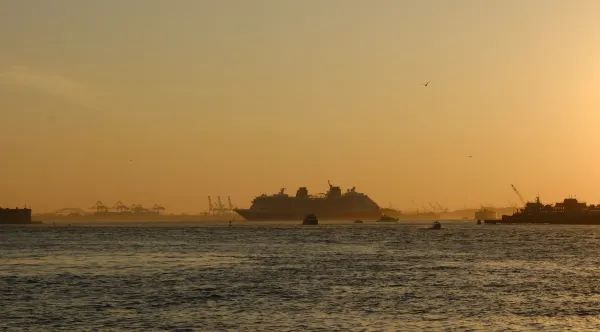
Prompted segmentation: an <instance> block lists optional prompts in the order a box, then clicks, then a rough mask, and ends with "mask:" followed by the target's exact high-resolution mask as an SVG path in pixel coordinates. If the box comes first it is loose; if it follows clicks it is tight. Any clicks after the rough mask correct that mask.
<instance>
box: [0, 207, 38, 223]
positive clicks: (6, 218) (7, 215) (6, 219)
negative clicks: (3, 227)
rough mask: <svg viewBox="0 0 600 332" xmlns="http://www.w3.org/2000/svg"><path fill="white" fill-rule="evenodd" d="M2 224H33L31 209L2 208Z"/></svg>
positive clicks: (0, 221)
mask: <svg viewBox="0 0 600 332" xmlns="http://www.w3.org/2000/svg"><path fill="white" fill-rule="evenodd" d="M0 224H31V209H27V208H25V209H19V208H15V209H3V208H0Z"/></svg>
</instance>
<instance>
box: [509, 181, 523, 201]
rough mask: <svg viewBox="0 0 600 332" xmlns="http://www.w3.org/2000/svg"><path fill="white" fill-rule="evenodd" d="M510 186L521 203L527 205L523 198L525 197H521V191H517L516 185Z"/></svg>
mask: <svg viewBox="0 0 600 332" xmlns="http://www.w3.org/2000/svg"><path fill="white" fill-rule="evenodd" d="M510 186H511V187H512V190H513V191H514V192H515V194H517V196H519V200H520V201H521V204H523V205H525V199H524V198H523V195H521V193H520V192H519V190H517V187H515V185H514V184H511V185H510Z"/></svg>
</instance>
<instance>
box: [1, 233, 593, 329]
mask: <svg viewBox="0 0 600 332" xmlns="http://www.w3.org/2000/svg"><path fill="white" fill-rule="evenodd" d="M444 226H445V228H444V229H443V230H441V231H427V230H423V228H424V227H425V226H424V225H374V224H364V225H352V224H347V225H322V226H316V227H314V226H311V227H302V226H296V225H293V226H292V225H289V226H286V225H261V224H258V225H257V224H253V225H237V226H235V225H234V226H233V227H227V226H226V225H213V226H148V225H137V226H73V227H47V226H37V227H0V330H21V329H24V330H32V331H33V330H53V331H56V330H93V329H100V330H190V331H191V330H197V331H214V330H274V331H288V330H322V331H332V330H419V329H425V330H443V329H452V330H533V329H546V330H548V329H554V330H565V329H584V330H585V329H587V330H597V329H600V227H594V226H573V227H569V226H549V225H537V226H534V225H532V226H506V225H502V226H491V225H489V226H488V225H485V226H484V225H480V226H478V225H474V224H460V223H454V224H449V223H446V224H444Z"/></svg>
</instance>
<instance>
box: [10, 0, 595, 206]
mask: <svg viewBox="0 0 600 332" xmlns="http://www.w3.org/2000/svg"><path fill="white" fill-rule="evenodd" d="M428 80H431V84H430V85H429V86H428V87H424V86H422V83H424V82H425V81H428ZM599 87H600V1H595V0H590V1H584V0H581V1H567V0H565V1H552V0H540V1H527V0H518V1H516V0H515V1H511V0H501V1H500V0H498V1H493V0H491V1H460V0H455V1H441V0H440V1H423V0H418V1H417V0H415V1H366V0H365V1H350V0H343V1H342V0H339V1H333V0H331V1H317V0H303V1H289V0H272V1H259V0H256V1H245V0H243V1H242V0H240V1H229V0H215V1H200V0H189V1H184V0H177V1H154V0H136V1H134V0H126V1H123V0H103V1H79V0H69V1H66V0H53V1H45V0H38V1H34V0H4V1H1V2H0V115H1V118H0V165H1V166H0V172H1V174H0V206H15V205H22V204H23V203H25V202H26V203H27V204H28V205H31V206H33V208H34V210H35V211H37V212H41V211H50V210H53V209H57V208H61V207H85V208H87V207H90V206H92V205H93V203H94V202H95V201H96V200H103V201H104V202H105V203H107V204H110V205H112V203H114V202H115V201H117V200H122V201H124V202H127V203H134V202H135V203H142V204H146V205H150V204H153V203H155V202H159V203H162V204H163V205H165V206H166V207H167V209H168V211H171V212H176V211H186V212H198V211H202V210H204V209H206V196H207V195H222V196H226V195H231V197H232V199H233V201H234V203H236V204H237V205H239V206H248V205H249V204H250V200H251V199H252V198H253V197H254V196H255V195H257V194H260V193H263V192H266V193H270V192H275V191H278V189H279V188H280V187H287V188H289V190H290V191H292V192H294V191H295V189H296V187H298V186H300V185H306V186H308V187H309V190H311V191H312V192H323V191H324V190H326V187H327V180H331V181H332V182H334V183H336V184H339V185H342V186H343V187H351V186H357V190H359V191H363V192H366V193H368V194H369V195H370V196H371V197H372V198H374V199H375V200H376V201H377V202H378V203H379V204H380V205H382V206H388V205H389V204H390V203H391V204H392V205H393V206H394V207H396V208H401V209H410V208H419V207H422V206H427V205H428V202H439V203H440V204H442V205H444V206H447V207H449V208H462V207H464V206H473V207H476V206H479V205H480V204H494V205H498V206H506V205H509V204H513V203H515V202H517V199H516V197H515V195H514V194H513V192H512V191H511V189H510V184H511V183H514V184H515V185H516V186H517V187H518V188H519V189H520V190H521V192H522V193H523V194H524V196H526V198H530V199H532V198H533V197H534V196H535V195H536V194H539V195H540V196H541V197H542V199H543V200H546V201H555V200H559V199H562V198H563V197H565V196H568V195H576V197H578V198H581V199H584V200H586V201H588V202H592V203H596V202H600V168H599V166H598V165H600V89H599ZM468 156H472V158H469V157H468Z"/></svg>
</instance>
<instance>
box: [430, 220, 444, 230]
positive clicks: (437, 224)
mask: <svg viewBox="0 0 600 332" xmlns="http://www.w3.org/2000/svg"><path fill="white" fill-rule="evenodd" d="M430 229H442V224H440V222H439V221H434V222H433V225H431V228H430Z"/></svg>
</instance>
